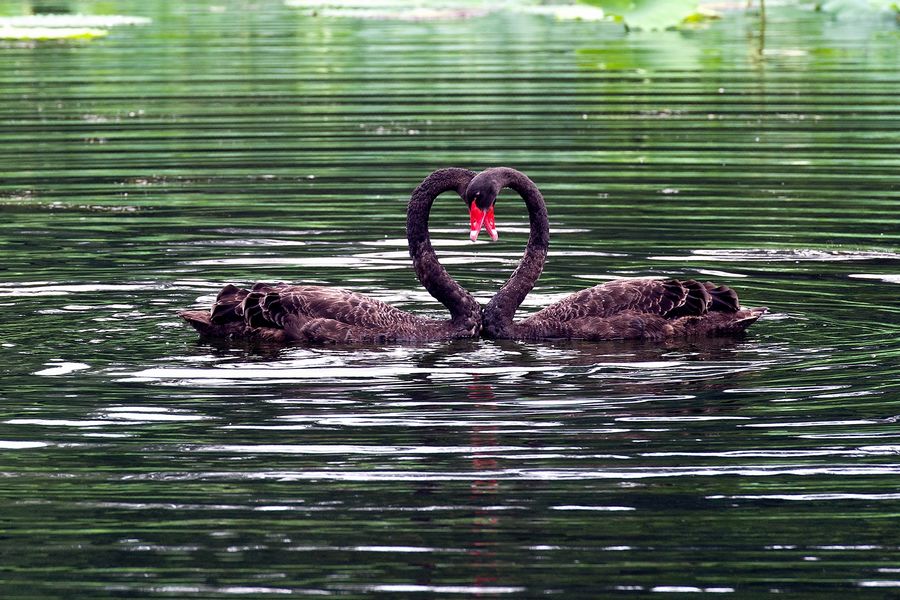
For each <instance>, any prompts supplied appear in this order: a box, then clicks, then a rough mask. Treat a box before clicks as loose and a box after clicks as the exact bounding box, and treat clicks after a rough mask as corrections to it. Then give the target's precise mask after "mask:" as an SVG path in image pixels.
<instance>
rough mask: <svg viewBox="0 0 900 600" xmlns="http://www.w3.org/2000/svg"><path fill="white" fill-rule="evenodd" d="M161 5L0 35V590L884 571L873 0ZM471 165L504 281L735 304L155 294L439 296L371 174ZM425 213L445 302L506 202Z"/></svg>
mask: <svg viewBox="0 0 900 600" xmlns="http://www.w3.org/2000/svg"><path fill="white" fill-rule="evenodd" d="M27 4H28V3H23V2H2V3H0V8H2V9H3V11H5V13H6V14H13V13H18V12H21V11H22V10H23V7H25V6H26V5H27ZM182 4H183V3H174V2H172V3H167V2H158V3H149V5H148V3H137V2H117V3H115V11H117V12H120V13H122V14H131V15H142V16H148V17H151V18H152V19H153V22H152V23H151V24H150V25H146V26H143V27H120V28H114V29H112V30H111V31H110V34H109V35H108V36H106V37H105V38H100V39H95V40H92V41H89V42H64V43H59V42H41V43H26V42H9V41H7V42H0V140H2V144H0V213H2V217H0V252H2V262H0V311H2V312H0V314H2V317H0V348H2V350H0V352H2V354H0V374H2V380H0V449H2V453H0V523H2V525H0V590H2V595H3V597H5V598H11V597H29V598H37V597H47V598H50V597H66V598H85V597H178V598H182V597H183V598H191V597H203V598H220V597H222V598H224V597H265V596H270V595H278V596H280V595H287V594H294V595H298V596H304V595H329V596H332V597H347V598H349V597H364V596H377V597H406V596H419V597H421V596H446V597H470V596H478V595H488V596H506V597H525V596H542V595H551V596H571V597H575V596H580V597H608V596H614V595H623V596H640V595H643V594H648V595H650V592H671V593H675V594H676V595H677V594H679V593H681V592H688V591H694V592H697V591H705V592H707V593H715V592H721V593H727V592H733V593H734V594H737V595H745V596H746V595H754V594H762V593H766V592H770V591H775V590H778V591H783V592H788V593H803V594H807V595H813V594H816V595H817V597H844V596H846V595H848V594H851V593H854V594H859V593H862V594H869V595H871V596H873V597H888V596H890V595H891V594H896V593H897V588H898V587H900V542H898V539H900V538H898V535H897V532H898V530H900V523H898V515H900V485H898V484H900V459H898V456H900V440H898V438H900V429H898V419H900V390H898V383H897V381H898V374H900V360H898V359H900V344H898V341H897V340H898V333H900V304H898V301H897V298H898V285H900V251H898V249H897V247H898V239H900V227H898V225H900V217H898V211H897V204H898V197H900V153H898V150H900V70H898V67H900V59H898V54H897V48H898V46H900V44H898V43H900V33H898V28H897V26H896V24H894V23H892V22H891V21H889V20H888V21H878V20H859V21H840V20H835V19H832V18H830V17H828V16H827V15H822V14H817V13H810V12H801V11H790V10H781V11H777V10H776V11H770V20H769V22H768V24H767V27H766V31H765V38H764V39H760V35H759V25H758V22H757V21H756V20H755V19H754V18H752V16H747V17H743V16H741V15H730V16H729V17H728V18H726V19H725V20H723V21H721V22H717V23H714V24H712V26H711V27H710V28H709V29H707V30H702V31H688V32H683V33H678V32H663V33H632V34H628V35H626V34H624V33H623V32H622V31H621V30H620V29H619V28H618V27H616V26H614V25H610V24H599V23H580V22H556V21H554V20H552V19H548V18H543V17H536V16H530V15H523V14H516V13H512V12H507V13H499V14H495V15H491V16H488V17H483V18H476V19H471V20H461V21H445V22H401V21H377V20H355V19H339V18H323V17H320V18H310V17H306V16H304V14H303V11H300V10H298V9H293V8H288V7H286V6H280V5H279V4H278V3H276V2H268V3H260V4H258V5H254V6H255V10H247V9H246V6H247V5H246V4H245V3H241V2H223V3H220V4H219V5H218V7H216V6H212V5H208V4H207V3H203V2H196V3H190V5H189V7H188V6H183V5H182ZM184 4H185V5H187V3H184ZM54 6H56V7H57V8H59V7H60V6H63V7H65V6H69V7H70V8H71V10H72V11H73V12H79V11H81V12H85V11H90V10H91V9H92V7H95V5H94V3H90V2H71V3H68V2H57V3H56V4H55V5H54ZM98 6H99V5H98ZM103 6H106V7H107V8H108V6H107V5H106V4H104V5H103ZM760 50H762V52H760ZM498 164H504V165H509V166H515V167H517V168H520V169H522V170H523V171H525V172H526V173H528V174H529V175H530V176H531V177H532V178H533V179H534V180H535V181H536V182H537V183H538V185H539V186H540V187H541V188H542V190H543V191H544V195H545V197H546V198H547V200H548V203H549V210H550V215H551V219H552V222H553V227H554V228H553V232H552V235H553V244H552V248H551V259H550V261H549V262H548V265H547V268H546V270H545V274H544V277H543V278H542V279H541V281H540V283H539V286H538V287H537V288H536V289H535V291H534V293H533V294H532V295H531V296H530V297H529V300H528V301H527V303H526V306H525V307H524V309H525V311H527V310H531V309H532V308H533V307H536V306H540V305H543V304H546V303H548V302H550V301H551V300H553V299H555V298H556V297H558V296H560V295H564V294H566V293H568V292H570V291H573V290H576V289H580V288H582V287H585V286H588V285H593V284H594V283H597V282H600V281H603V280H605V279H607V278H612V277H619V276H633V275H662V274H672V275H676V276H688V277H701V278H709V279H713V280H717V281H726V282H728V283H730V284H731V285H733V287H735V288H736V289H737V290H738V291H739V292H740V293H741V295H742V299H743V301H744V304H746V305H767V306H769V307H770V309H771V311H772V314H771V315H770V316H769V318H767V319H765V320H763V321H760V322H759V323H758V324H757V325H755V326H754V327H753V328H752V329H751V331H750V333H749V335H748V336H747V337H746V338H744V339H742V340H737V341H717V342H709V343H704V344H693V345H684V344H682V345H672V346H666V347H659V346H656V345H651V344H623V343H609V344H577V343H572V344H550V343H546V344H525V343H502V344H501V343H494V342H487V341H483V342H479V341H476V342H471V343H470V342H464V343H435V344H429V345H424V346H390V347H384V348H377V347H373V348H353V349H347V348H340V347H337V348H334V347H314V348H303V347H296V348H289V349H285V350H282V351H279V352H270V353H253V352H248V351H246V350H243V349H235V348H231V349H229V348H215V347H211V346H209V345H204V344H202V343H199V342H198V341H197V338H196V336H195V335H194V333H193V332H192V331H191V330H190V329H188V328H186V327H185V326H183V325H181V324H180V323H179V321H178V319H177V317H176V315H175V311H176V309H178V308H184V307H190V306H199V305H202V304H204V303H207V302H208V301H209V300H210V299H211V297H212V295H213V294H214V292H215V289H216V288H217V287H219V286H220V285H222V284H223V283H225V282H240V283H246V282H252V281H255V280H286V281H295V282H321V283H325V284H330V285H338V286H345V287H351V288H352V289H354V290H357V291H360V292H364V293H367V294H371V295H373V296H375V297H378V298H380V299H383V300H386V301H389V302H392V303H394V304H396V305H398V306H401V307H403V308H406V309H409V310H415V311H421V312H422V313H427V314H433V315H439V314H441V310H440V306H438V305H437V304H436V303H435V302H433V301H432V300H431V299H430V297H429V296H428V295H427V293H425V292H424V291H423V290H421V289H420V287H419V285H418V284H417V282H416V281H415V278H414V276H413V273H412V271H411V267H410V265H409V261H408V258H407V254H406V248H405V240H404V239H403V235H404V223H405V215H404V209H405V202H406V200H407V199H408V195H409V193H410V191H411V190H412V189H413V187H414V186H415V185H416V184H417V183H418V182H419V181H420V180H421V179H422V178H423V177H424V176H425V175H427V174H428V173H429V172H430V171H431V170H433V169H435V168H439V167H444V166H465V167H469V168H473V169H481V168H485V167H488V166H494V165H498ZM431 223H432V229H433V235H434V238H435V240H436V246H437V247H438V249H439V251H440V252H441V256H442V258H443V259H444V261H445V262H446V263H448V264H450V265H451V269H452V271H453V273H454V274H456V275H457V276H458V278H459V279H460V281H462V282H463V283H464V284H465V285H466V286H467V287H469V288H470V289H472V290H474V291H475V292H476V293H477V295H478V297H479V298H480V299H483V300H485V301H486V300H487V299H488V298H489V297H490V296H491V294H492V292H493V290H495V289H497V287H498V285H499V284H500V283H501V282H502V281H503V280H504V279H505V277H506V276H507V274H508V272H509V270H510V269H511V267H512V266H513V265H514V263H515V260H516V259H517V257H518V255H519V254H520V253H521V251H522V248H523V246H524V242H525V238H526V234H527V231H526V224H527V219H526V217H525V213H524V208H523V207H522V206H521V203H520V202H518V201H516V200H515V199H514V197H513V196H505V197H504V198H503V199H502V200H501V204H500V205H498V224H499V226H500V229H501V240H500V242H499V243H497V244H488V243H479V244H477V245H474V246H473V245H471V244H470V243H469V242H468V241H467V233H468V231H467V215H466V213H465V209H464V206H463V205H462V203H461V202H460V201H458V200H454V199H450V198H447V199H446V200H444V199H442V200H441V201H440V202H439V203H438V204H437V206H436V210H435V212H434V214H433V215H432V221H431ZM654 595H656V594H654Z"/></svg>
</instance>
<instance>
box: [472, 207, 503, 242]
mask: <svg viewBox="0 0 900 600" xmlns="http://www.w3.org/2000/svg"><path fill="white" fill-rule="evenodd" d="M482 227H484V228H485V229H487V232H488V234H489V235H490V236H491V240H493V241H495V242H496V241H497V239H498V238H499V237H500V236H499V235H498V233H497V225H496V224H495V223H494V207H493V206H491V207H490V208H489V209H487V210H484V211H483V210H481V209H480V208H478V206H477V205H476V204H475V203H474V202H473V203H472V206H471V208H469V228H470V231H469V237H470V238H471V239H472V241H473V242H474V241H475V240H477V239H478V234H479V233H480V232H481V228H482Z"/></svg>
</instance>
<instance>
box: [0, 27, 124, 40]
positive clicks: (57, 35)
mask: <svg viewBox="0 0 900 600" xmlns="http://www.w3.org/2000/svg"><path fill="white" fill-rule="evenodd" d="M107 33H109V32H108V31H106V30H105V29H83V28H78V27H5V26H2V25H0V39H3V40H75V39H93V38H97V37H103V36H104V35H106V34H107Z"/></svg>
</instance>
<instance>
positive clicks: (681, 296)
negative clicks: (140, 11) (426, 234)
mask: <svg viewBox="0 0 900 600" xmlns="http://www.w3.org/2000/svg"><path fill="white" fill-rule="evenodd" d="M504 187H509V188H511V189H513V190H515V191H516V192H518V193H519V195H520V196H522V199H523V200H525V204H526V206H527V207H528V217H529V222H530V228H531V234H530V236H529V238H528V246H527V247H526V250H525V255H524V256H523V257H522V260H521V261H520V262H519V266H518V267H517V268H516V270H515V272H514V273H513V274H512V276H511V277H510V278H509V279H508V280H507V281H506V283H505V284H503V286H502V287H501V288H500V291H499V292H497V294H496V295H495V296H494V297H493V298H492V299H491V301H490V302H489V303H488V305H487V306H486V307H485V309H484V320H483V323H482V333H483V335H484V336H485V337H490V338H511V339H526V340H538V339H553V338H562V339H586V340H613V339H646V340H664V339H668V338H686V337H710V336H720V335H734V334H738V333H740V332H742V331H744V330H745V329H746V328H747V327H749V326H750V324H752V323H753V322H754V321H756V320H757V319H758V318H759V317H760V316H761V315H762V314H763V313H765V312H766V309H765V308H741V306H740V303H739V302H738V297H737V294H736V293H735V292H734V291H733V290H732V289H731V288H728V287H726V286H717V285H715V284H713V283H709V282H706V283H700V282H697V281H694V280H692V279H689V280H686V281H679V280H677V279H618V280H615V281H610V282H608V283H604V284H601V285H597V286H594V287H592V288H588V289H585V290H581V291H580V292H575V293H574V294H572V295H570V296H567V297H566V298H563V299H562V300H560V301H559V302H556V303H554V304H551V305H550V306H547V307H545V308H543V309H542V310H540V311H538V312H536V313H535V314H533V315H531V316H530V317H527V318H526V319H523V320H521V321H519V322H513V315H514V314H515V311H516V309H517V308H518V307H519V305H520V304H522V301H523V300H524V299H525V297H526V296H527V295H528V293H529V292H530V291H531V289H532V288H533V287H534V284H535V282H536V281H537V280H538V277H540V275H541V272H542V271H543V268H544V261H545V259H546V257H547V248H548V246H549V243H550V225H549V219H548V218H547V209H546V206H545V204H544V199H543V197H542V196H541V193H540V191H539V190H538V188H537V186H535V185H534V183H533V182H532V181H531V180H530V179H529V178H528V177H526V176H525V175H524V174H523V173H520V172H519V171H516V170H515V169H509V168H506V167H498V168H494V169H488V170H486V171H484V172H482V173H479V174H478V175H477V176H476V177H475V178H474V179H472V181H471V183H470V184H469V187H468V188H467V190H466V202H467V203H469V204H470V205H472V204H473V203H475V204H476V205H478V206H479V209H480V210H482V211H485V210H487V209H489V208H492V207H493V205H494V203H495V202H496V200H497V195H498V194H499V193H500V190H501V189H502V188H504Z"/></svg>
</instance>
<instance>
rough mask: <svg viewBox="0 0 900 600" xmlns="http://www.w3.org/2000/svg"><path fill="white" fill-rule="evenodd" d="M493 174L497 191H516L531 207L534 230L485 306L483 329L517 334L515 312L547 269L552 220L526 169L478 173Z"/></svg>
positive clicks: (496, 335)
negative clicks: (509, 274)
mask: <svg viewBox="0 0 900 600" xmlns="http://www.w3.org/2000/svg"><path fill="white" fill-rule="evenodd" d="M482 176H484V177H489V178H491V182H492V183H493V185H494V186H495V187H496V189H497V192H499V191H500V189H502V188H504V187H508V188H510V189H512V190H514V191H516V192H517V193H518V194H519V195H520V196H521V197H522V199H523V200H524V201H525V206H526V207H527V208H528V222H529V227H530V234H529V236H528V245H527V246H526V248H525V254H524V255H523V256H522V260H520V261H519V265H518V266H517V267H516V270H515V271H513V274H512V275H511V276H510V278H509V279H507V280H506V283H504V284H503V286H502V287H501V288H500V291H498V292H497V293H496V294H495V295H494V297H493V298H492V299H491V301H490V302H489V303H488V305H487V306H486V307H485V309H484V322H483V332H484V334H485V335H486V336H487V337H493V338H505V337H513V329H514V328H515V325H514V323H513V316H514V315H515V312H516V309H517V308H519V305H520V304H522V301H523V300H525V297H526V296H527V295H528V293H529V292H530V291H531V290H532V288H534V284H535V283H536V282H537V280H538V278H539V277H540V276H541V272H542V271H543V270H544V261H545V260H546V259H547V248H548V247H549V246H550V220H549V218H548V217H547V206H546V204H544V197H543V196H542V195H541V192H540V190H538V188H537V186H536V185H535V184H534V182H533V181H531V179H529V178H528V177H527V176H526V175H525V174H524V173H520V172H519V171H516V170H515V169H510V168H507V167H499V168H496V169H488V170H487V171H484V172H483V173H481V174H479V175H478V177H482Z"/></svg>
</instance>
